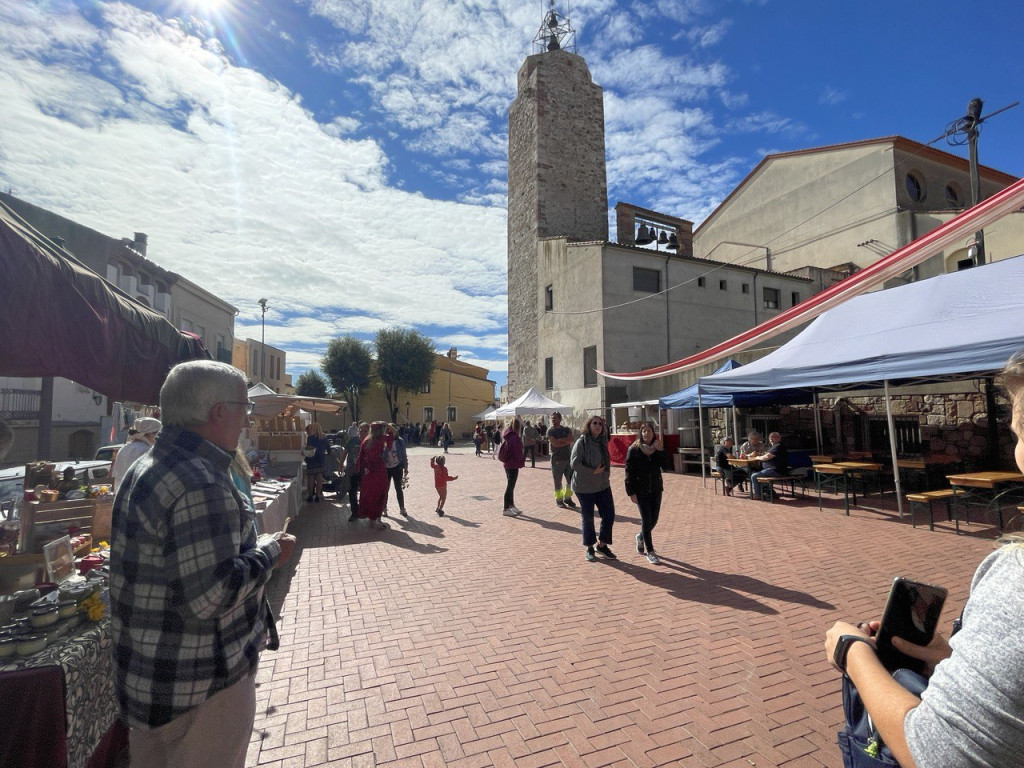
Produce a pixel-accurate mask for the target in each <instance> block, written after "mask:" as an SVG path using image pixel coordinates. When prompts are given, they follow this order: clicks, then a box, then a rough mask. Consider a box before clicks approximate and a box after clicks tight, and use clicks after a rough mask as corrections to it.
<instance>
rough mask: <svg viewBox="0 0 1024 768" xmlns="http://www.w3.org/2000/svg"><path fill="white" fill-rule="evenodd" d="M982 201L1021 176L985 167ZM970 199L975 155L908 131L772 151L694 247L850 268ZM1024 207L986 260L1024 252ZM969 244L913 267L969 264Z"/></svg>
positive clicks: (990, 241) (701, 252)
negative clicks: (916, 137)
mask: <svg viewBox="0 0 1024 768" xmlns="http://www.w3.org/2000/svg"><path fill="white" fill-rule="evenodd" d="M979 177H980V181H981V197H982V199H984V198H987V197H990V196H991V195H992V194H994V193H995V192H998V191H999V190H1001V189H1004V188H1006V187H1007V186H1009V185H1010V184H1012V183H1013V182H1014V181H1016V180H1017V179H1016V177H1014V176H1011V175H1010V174H1007V173H1002V172H1001V171H997V170H995V169H993V168H988V167H985V166H981V167H980V168H979ZM970 205H971V182H970V169H969V166H968V162H967V160H966V159H964V158H961V157H957V156H955V155H951V154H949V153H948V152H943V151H941V150H938V149H934V148H932V147H928V146H926V145H924V144H919V143H918V142H916V141H911V140H909V139H904V138H902V137H899V136H889V137H885V138H880V139H868V140H865V141H855V142H850V143H848V144H836V145H833V146H827V147H817V148H813V149H804V150H799V151H795V152H783V153H779V154H773V155H768V156H766V157H765V158H764V159H763V160H762V161H761V162H760V163H758V165H757V167H755V168H754V170H752V171H751V172H750V174H749V175H748V176H747V177H746V178H745V179H744V180H743V181H742V182H740V184H739V185H738V186H737V187H736V189H735V190H733V192H732V193H731V194H730V195H729V196H728V197H727V198H726V199H725V200H724V201H723V202H722V204H721V205H720V206H718V208H716V209H715V211H714V212H713V213H712V214H711V215H710V216H708V218H707V219H706V220H705V221H704V222H703V223H702V224H701V225H700V226H699V227H698V228H697V230H696V231H695V232H694V236H693V249H694V254H695V255H697V256H703V257H705V258H708V257H711V258H715V259H718V260H720V261H728V262H730V263H742V264H749V265H751V266H759V267H763V268H766V269H773V270H775V271H777V272H794V271H799V270H801V269H803V268H805V267H807V266H815V267H821V268H826V269H832V270H837V271H840V272H844V273H846V274H849V273H850V272H853V271H856V270H857V269H860V268H863V267H866V266H868V265H869V264H872V263H874V262H875V261H877V260H878V259H879V258H881V257H882V256H887V255H888V254H890V253H892V252H893V251H895V250H897V249H899V248H902V247H903V246H905V245H908V244H909V243H911V242H912V241H913V240H915V239H917V238H919V237H921V236H922V235H924V234H927V233H928V232H930V231H931V230H933V229H935V228H936V227H938V226H940V225H942V224H944V223H945V222H947V221H949V220H950V219H951V218H953V217H954V216H956V215H957V214H959V213H961V212H962V211H963V210H964V209H965V208H967V207H970ZM1022 226H1024V224H1022V221H1021V215H1020V214H1014V215H1010V216H1006V217H1004V218H1003V219H1002V220H1001V221H1000V222H997V223H996V224H994V225H993V226H992V227H991V228H990V229H989V230H988V231H986V233H985V251H986V260H987V261H997V260H999V259H1004V258H1008V257H1011V256H1016V255H1018V254H1020V253H1021V252H1022V250H1024V242H1022V237H1021V236H1022V233H1024V229H1022ZM968 249H969V243H968V242H966V241H965V242H964V243H961V244H960V245H958V246H957V247H956V248H951V249H949V250H947V251H945V252H943V253H942V254H940V255H937V256H935V257H934V258H932V259H930V260H929V261H927V262H925V263H924V264H921V265H920V266H918V267H915V268H914V269H913V270H912V271H911V272H908V273H907V275H905V278H906V281H910V280H918V279H924V278H927V277H932V276H934V275H937V274H942V273H945V272H955V271H956V270H957V269H958V268H961V267H963V266H966V265H967V263H968V262H967V260H968V259H969V253H968Z"/></svg>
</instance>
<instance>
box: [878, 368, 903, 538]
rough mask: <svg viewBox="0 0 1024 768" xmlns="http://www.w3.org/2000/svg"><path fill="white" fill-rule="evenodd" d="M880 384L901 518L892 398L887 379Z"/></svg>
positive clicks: (900, 509) (901, 486) (901, 489)
mask: <svg viewBox="0 0 1024 768" xmlns="http://www.w3.org/2000/svg"><path fill="white" fill-rule="evenodd" d="M882 384H883V385H884V387H885V418H886V420H887V421H888V422H889V451H890V452H891V453H892V476H893V479H894V480H895V481H896V509H898V510H899V513H900V518H901V519H902V518H903V484H902V483H900V466H899V463H898V459H897V458H896V426H895V424H894V423H893V419H892V398H890V397H889V380H888V379H886V380H885V381H884V382H882Z"/></svg>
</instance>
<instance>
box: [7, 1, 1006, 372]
mask: <svg viewBox="0 0 1024 768" xmlns="http://www.w3.org/2000/svg"><path fill="white" fill-rule="evenodd" d="M555 7H556V9H557V10H558V11H559V12H560V13H562V14H566V13H567V14H568V16H569V18H570V21H571V23H572V25H573V26H574V27H575V29H576V31H577V38H576V42H577V48H578V52H579V53H580V55H582V56H583V57H584V58H585V59H586V60H587V62H588V64H589V66H590V70H591V72H592V74H593V76H594V80H595V82H597V83H598V84H599V85H601V86H602V87H603V88H604V94H605V121H606V144H607V153H608V182H609V207H610V208H611V207H613V206H614V205H615V203H616V202H617V201H626V202H631V203H635V204H638V205H641V206H643V207H646V208H653V209H655V210H660V211H663V212H665V213H669V214H672V215H678V216H682V217H683V218H687V219H690V220H692V221H694V222H695V223H697V224H699V223H700V222H701V221H702V220H703V219H704V218H705V217H706V216H707V215H708V213H709V212H711V211H712V210H714V208H715V206H716V205H718V203H719V202H721V200H722V199H723V198H724V197H725V196H726V195H728V194H729V192H730V191H731V190H732V189H733V188H734V187H735V186H736V184H737V183H738V182H739V181H740V180H741V179H742V178H743V177H744V176H745V175H746V174H747V173H748V172H749V171H750V170H751V169H752V168H753V167H754V166H755V165H756V164H757V163H758V162H759V161H760V159H761V158H762V157H763V156H764V155H765V154H767V153H771V152H782V151H789V150H795V149H802V148H807V147H814V146H822V145H826V144H834V143H840V142H845V141H856V140H860V139H866V138H873V137H878V136H889V135H896V134H898V135H902V136H905V137H907V138H910V139H914V140H916V141H921V142H928V141H931V140H932V139H934V138H936V137H938V136H940V135H941V134H942V132H943V130H944V129H945V127H946V125H947V124H948V123H949V122H951V121H953V120H955V119H956V118H958V117H960V116H962V115H963V114H964V113H965V112H966V109H967V103H968V101H969V100H970V99H971V98H973V97H975V96H978V97H981V98H983V99H984V100H985V108H986V112H989V111H994V110H996V109H998V108H1000V107H1003V106H1005V105H1007V104H1010V103H1012V102H1014V101H1016V100H1018V99H1020V98H1021V90H1022V84H1024V62H1022V59H1021V58H1020V56H1019V54H1018V53H1017V51H1018V49H1019V39H1018V38H1019V32H1020V29H1021V26H1022V24H1021V22H1022V21H1024V12H1022V11H1021V9H1020V4H1019V2H1010V1H1008V0H990V1H989V2H985V3H977V4H968V3H963V2H951V1H949V0H936V1H935V2H931V3H898V2H896V3H894V2H891V1H889V2H882V1H875V0H867V1H866V2H862V3H859V4H857V5H850V4H848V3H838V2H829V1H828V0H816V1H812V0H763V1H760V2H759V1H755V0H652V1H651V2H643V1H638V2H617V1H616V0H577V1H576V2H573V3H572V4H571V6H570V5H568V4H566V3H565V2H564V0H556V5H555ZM546 9H547V3H546V2H540V0H531V2H509V1H507V0H492V1H490V2H488V1H486V0H463V2H443V1H442V0H400V1H399V0H372V1H371V0H258V1H254V0H219V1H218V0H137V1H136V2H94V1H89V2H86V1H85V0H79V1H78V2H69V1H63V2H62V1H61V0H46V1H45V2H33V1H32V0H0V63H2V66H0V104H2V105H3V107H2V109H0V187H2V188H3V189H8V188H10V189H12V190H13V191H14V193H15V194H16V195H18V196H19V197H22V198H24V199H26V200H29V201H31V202H33V203H36V204H38V205H42V206H44V207H47V208H50V209H52V210H54V211H56V212H58V213H61V214H62V215H65V216H68V217H70V218H73V219H75V220H77V221H80V222H82V223H84V224H87V225H89V226H92V227H94V228H96V229H98V230H100V231H102V232H104V233H107V234H110V235H113V236H128V235H130V234H131V233H132V232H136V231H142V232H146V233H147V234H148V235H149V242H150V248H149V256H150V258H151V259H153V260H154V261H156V262H157V263H159V264H160V265H162V266H164V267H167V268H169V269H172V270H174V271H176V272H179V273H181V274H183V275H185V276H186V277H188V278H189V279H190V280H192V281H194V282H196V283H198V284H200V285H202V286H204V287H205V288H207V289H208V290H211V291H212V292H213V293H215V294H217V295H218V296H220V297H222V298H224V299H225V300H227V301H229V302H231V303H232V304H234V305H236V306H237V307H238V308H239V310H240V313H239V316H238V318H237V319H236V335H238V336H239V337H243V338H244V337H246V336H251V337H254V338H259V335H260V310H259V306H258V305H257V303H256V302H257V299H259V298H260V297H267V298H268V299H269V305H268V306H269V310H268V313H267V316H266V322H267V328H266V337H267V343H268V344H273V345H274V346H277V347H281V348H283V349H286V350H288V363H289V364H288V370H289V372H291V373H293V374H295V375H296V376H297V374H298V373H300V372H301V371H303V370H306V369H307V368H309V367H311V366H316V365H317V363H318V360H319V356H320V355H321V354H322V352H323V350H324V348H325V347H326V344H327V341H328V340H329V339H331V338H333V337H335V336H339V335H342V334H345V333H354V334H356V335H359V336H362V337H364V338H371V337H372V335H373V333H374V332H375V331H376V330H378V329H379V328H382V327H386V326H390V325H405V326H410V327H416V328H418V329H420V330H421V331H422V332H424V333H425V334H426V335H427V336H429V337H430V338H432V339H433V340H434V341H435V343H436V345H437V348H438V350H439V351H444V350H447V349H448V348H449V347H450V346H455V347H457V348H458V349H459V351H460V357H461V358H462V359H464V360H466V361H467V362H472V363H475V364H478V365H482V366H484V367H486V368H489V369H490V370H491V371H492V378H494V379H496V380H497V381H498V382H499V383H503V382H504V380H505V366H506V349H507V340H506V313H507V307H506V296H505V263H506V261H505V259H506V235H505V195H506V152H507V109H508V106H509V104H510V103H511V101H512V99H514V98H515V95H516V94H515V83H516V72H517V70H518V68H519V66H520V64H521V63H522V61H523V59H524V58H525V56H526V55H528V54H529V53H531V52H532V40H533V37H534V36H535V34H536V32H537V29H538V27H539V26H540V22H541V20H542V17H543V14H544V11H545V10H546ZM1022 135H1024V106H1021V107H1017V108H1015V109H1012V110H1010V111H1008V112H1006V113H1003V114H1002V115H997V116H996V117H994V118H993V119H992V120H991V122H989V123H987V124H986V126H985V128H984V131H983V133H982V137H981V141H980V157H981V161H982V162H983V163H984V164H986V165H990V166H992V167H995V168H998V169H999V170H1002V171H1006V172H1008V173H1013V174H1015V175H1021V174H1024V153H1022V151H1021V144H1020V137H1021V136H1022ZM937 146H939V147H940V148H944V149H949V151H952V152H954V153H956V154H959V155H962V156H966V147H955V148H950V147H947V146H946V144H945V143H944V142H940V143H939V144H938V145H937Z"/></svg>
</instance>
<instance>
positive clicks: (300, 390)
mask: <svg viewBox="0 0 1024 768" xmlns="http://www.w3.org/2000/svg"><path fill="white" fill-rule="evenodd" d="M295 394H297V395H302V396H303V397H327V382H326V381H325V380H324V377H323V376H321V375H320V374H319V373H317V372H316V371H314V370H313V369H310V370H308V371H305V372H303V373H301V374H299V380H298V381H297V382H296V384H295Z"/></svg>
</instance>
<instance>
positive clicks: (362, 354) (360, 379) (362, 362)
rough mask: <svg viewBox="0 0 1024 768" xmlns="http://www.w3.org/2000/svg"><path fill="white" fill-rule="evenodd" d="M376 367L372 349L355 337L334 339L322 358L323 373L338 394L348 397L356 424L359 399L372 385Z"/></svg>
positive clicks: (347, 336) (350, 410) (350, 411)
mask: <svg viewBox="0 0 1024 768" xmlns="http://www.w3.org/2000/svg"><path fill="white" fill-rule="evenodd" d="M372 366H373V356H372V355H371V354H370V350H369V348H368V347H367V345H366V344H364V343H363V342H361V341H360V340H359V339H357V338H356V337H355V336H352V335H346V336H341V337H339V338H337V339H331V341H330V342H329V343H328V344H327V352H326V353H325V354H324V356H323V357H322V358H320V370H321V371H323V372H324V373H325V374H327V378H328V379H329V380H330V382H331V386H332V387H333V388H334V391H335V392H339V393H341V394H343V395H344V396H345V399H346V401H347V402H348V410H349V413H351V414H352V418H353V420H355V421H358V420H359V398H360V396H361V395H362V392H363V390H364V389H366V387H367V385H369V383H370V370H371V368H372Z"/></svg>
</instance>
